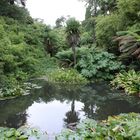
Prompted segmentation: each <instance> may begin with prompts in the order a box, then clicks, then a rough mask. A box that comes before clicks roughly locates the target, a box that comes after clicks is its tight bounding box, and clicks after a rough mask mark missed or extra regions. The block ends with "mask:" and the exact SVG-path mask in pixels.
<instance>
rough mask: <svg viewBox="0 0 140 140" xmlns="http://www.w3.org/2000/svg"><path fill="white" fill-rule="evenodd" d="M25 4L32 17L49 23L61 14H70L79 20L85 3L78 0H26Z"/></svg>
mask: <svg viewBox="0 0 140 140" xmlns="http://www.w3.org/2000/svg"><path fill="white" fill-rule="evenodd" d="M26 5H27V6H26V7H27V8H28V10H29V11H30V14H31V16H32V17H33V18H41V19H43V20H44V21H45V23H47V24H51V25H54V24H55V20H56V19H57V18H59V17H61V16H67V15H70V16H71V17H75V18H76V19H77V20H80V21H82V20H83V19H84V16H85V7H84V5H85V4H84V3H82V2H79V1H78V0H27V4H26Z"/></svg>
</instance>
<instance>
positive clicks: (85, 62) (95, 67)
mask: <svg viewBox="0 0 140 140" xmlns="http://www.w3.org/2000/svg"><path fill="white" fill-rule="evenodd" d="M122 68H124V66H123V65H122V64H121V62H118V61H117V60H116V57H115V56H114V55H113V54H111V53H108V52H106V51H100V50H97V49H90V50H89V51H86V52H85V54H84V55H83V56H82V57H81V59H80V60H79V61H78V63H77V69H78V70H79V71H80V72H81V74H82V75H83V76H85V77H87V78H90V79H91V78H94V79H102V80H110V79H113V77H114V75H115V73H116V72H118V71H119V70H121V69H122Z"/></svg>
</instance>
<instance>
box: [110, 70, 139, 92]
mask: <svg viewBox="0 0 140 140" xmlns="http://www.w3.org/2000/svg"><path fill="white" fill-rule="evenodd" d="M111 83H112V85H113V86H115V87H116V88H123V89H124V90H125V92H126V93H127V94H130V95H131V94H132V95H133V94H140V72H135V71H134V70H130V71H128V72H121V73H119V74H118V75H117V76H116V78H115V79H114V80H113V81H112V82H111Z"/></svg>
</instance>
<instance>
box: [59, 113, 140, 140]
mask: <svg viewBox="0 0 140 140" xmlns="http://www.w3.org/2000/svg"><path fill="white" fill-rule="evenodd" d="M139 132H140V114H135V113H130V114H120V115H118V116H113V117H109V118H108V120H104V121H102V122H97V121H94V120H89V119H88V120H84V121H83V122H82V123H80V124H79V125H78V126H77V130H76V131H72V130H65V131H63V132H62V133H61V134H60V135H59V136H58V137H57V140H65V139H69V140H72V139H76V140H139V139H140V133H139Z"/></svg>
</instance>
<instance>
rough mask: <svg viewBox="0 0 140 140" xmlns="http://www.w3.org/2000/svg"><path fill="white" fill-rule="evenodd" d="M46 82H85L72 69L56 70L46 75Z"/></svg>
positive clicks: (85, 81)
mask: <svg viewBox="0 0 140 140" xmlns="http://www.w3.org/2000/svg"><path fill="white" fill-rule="evenodd" d="M48 80H49V81H51V82H56V83H68V84H85V83H87V80H86V79H85V78H84V77H83V76H82V75H81V74H79V73H78V72H77V71H76V70H74V69H56V70H54V71H52V72H51V73H50V74H49V75H48Z"/></svg>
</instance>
